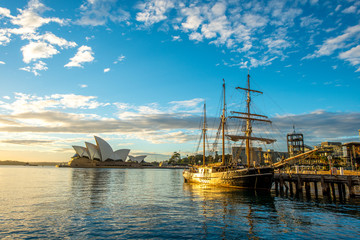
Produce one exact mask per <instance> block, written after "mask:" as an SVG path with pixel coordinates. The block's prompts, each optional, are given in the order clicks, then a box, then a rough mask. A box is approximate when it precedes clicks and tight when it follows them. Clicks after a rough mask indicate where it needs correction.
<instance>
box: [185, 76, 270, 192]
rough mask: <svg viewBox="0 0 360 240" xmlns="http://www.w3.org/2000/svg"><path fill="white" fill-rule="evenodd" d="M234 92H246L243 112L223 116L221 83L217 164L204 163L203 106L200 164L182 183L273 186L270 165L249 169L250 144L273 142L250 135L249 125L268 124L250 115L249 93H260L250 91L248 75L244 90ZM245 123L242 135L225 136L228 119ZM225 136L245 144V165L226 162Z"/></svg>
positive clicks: (260, 118)
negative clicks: (219, 141)
mask: <svg viewBox="0 0 360 240" xmlns="http://www.w3.org/2000/svg"><path fill="white" fill-rule="evenodd" d="M236 89H239V90H243V91H246V95H247V98H246V109H247V111H246V112H231V113H232V114H237V115H236V116H229V117H226V103H225V81H224V83H223V98H224V99H223V109H222V115H221V128H220V129H221V132H222V161H221V162H219V163H213V164H205V135H206V131H207V129H206V105H205V104H204V123H203V129H202V135H203V164H202V165H193V166H191V167H190V168H189V169H186V170H184V172H183V177H184V182H185V183H197V184H207V185H213V186H220V187H235V188H244V189H254V190H267V191H269V190H270V189H271V187H272V183H273V178H274V168H273V167H272V166H270V165H269V166H255V165H254V166H252V165H251V163H252V159H251V157H252V154H251V143H252V142H253V141H260V142H265V143H266V144H270V143H273V142H275V141H276V140H275V139H269V138H261V137H255V136H253V134H252V122H254V121H261V122H266V123H271V121H270V120H269V119H268V117H267V116H264V115H259V114H253V113H251V112H250V103H251V93H254V92H255V93H260V94H262V92H260V91H257V90H252V89H250V75H249V74H248V76H247V88H241V87H237V88H236ZM229 118H234V119H243V120H246V127H245V128H244V131H243V132H244V134H243V135H226V134H225V124H226V121H227V119H229ZM225 136H226V137H227V138H229V139H230V140H231V141H235V142H236V141H239V140H243V141H245V143H246V144H245V151H246V159H247V164H246V166H238V164H237V162H235V161H225Z"/></svg>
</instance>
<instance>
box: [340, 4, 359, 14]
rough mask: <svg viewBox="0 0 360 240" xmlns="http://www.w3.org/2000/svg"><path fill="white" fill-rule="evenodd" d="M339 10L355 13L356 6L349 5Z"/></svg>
mask: <svg viewBox="0 0 360 240" xmlns="http://www.w3.org/2000/svg"><path fill="white" fill-rule="evenodd" d="M341 12H342V13H355V12H356V7H355V6H350V7H348V8H345V9H344V10H342V11H341Z"/></svg>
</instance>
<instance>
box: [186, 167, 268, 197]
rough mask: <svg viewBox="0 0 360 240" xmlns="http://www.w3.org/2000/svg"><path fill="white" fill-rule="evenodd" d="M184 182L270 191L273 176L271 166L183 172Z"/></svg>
mask: <svg viewBox="0 0 360 240" xmlns="http://www.w3.org/2000/svg"><path fill="white" fill-rule="evenodd" d="M183 177H184V181H185V182H186V183H197V184H205V185H212V186H219V187H234V188H243V189H255V190H267V191H270V189H271V187H272V183H273V178H274V169H273V168H271V167H262V168H245V169H234V170H227V171H221V172H212V171H208V172H207V171H205V172H201V171H199V172H191V171H190V170H185V171H184V172H183Z"/></svg>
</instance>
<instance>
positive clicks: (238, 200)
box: [184, 184, 280, 239]
mask: <svg viewBox="0 0 360 240" xmlns="http://www.w3.org/2000/svg"><path fill="white" fill-rule="evenodd" d="M184 191H185V192H186V193H187V194H188V195H189V196H190V198H192V199H193V202H194V204H198V208H199V211H200V212H199V216H201V218H202V220H203V222H202V224H203V234H204V236H205V238H207V237H208V234H209V231H208V228H209V227H210V228H212V227H213V225H214V221H215V222H217V223H221V224H220V225H221V227H220V229H221V234H220V237H221V238H222V239H226V238H228V237H230V238H231V237H233V234H234V233H236V235H238V234H239V233H240V236H242V237H245V236H247V237H248V238H255V239H256V238H257V237H258V236H257V234H258V231H259V229H261V228H262V227H263V224H264V222H263V219H264V217H262V215H267V214H269V213H277V210H276V207H275V203H274V197H273V196H272V195H271V194H270V193H269V192H254V191H247V190H239V189H232V188H219V187H210V186H206V185H199V184H184ZM274 220H275V222H277V224H280V221H279V219H277V218H275V219H274ZM239 230H240V232H239Z"/></svg>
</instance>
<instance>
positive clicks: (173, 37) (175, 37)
mask: <svg viewBox="0 0 360 240" xmlns="http://www.w3.org/2000/svg"><path fill="white" fill-rule="evenodd" d="M171 37H172V41H181V38H180V36H171Z"/></svg>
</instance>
